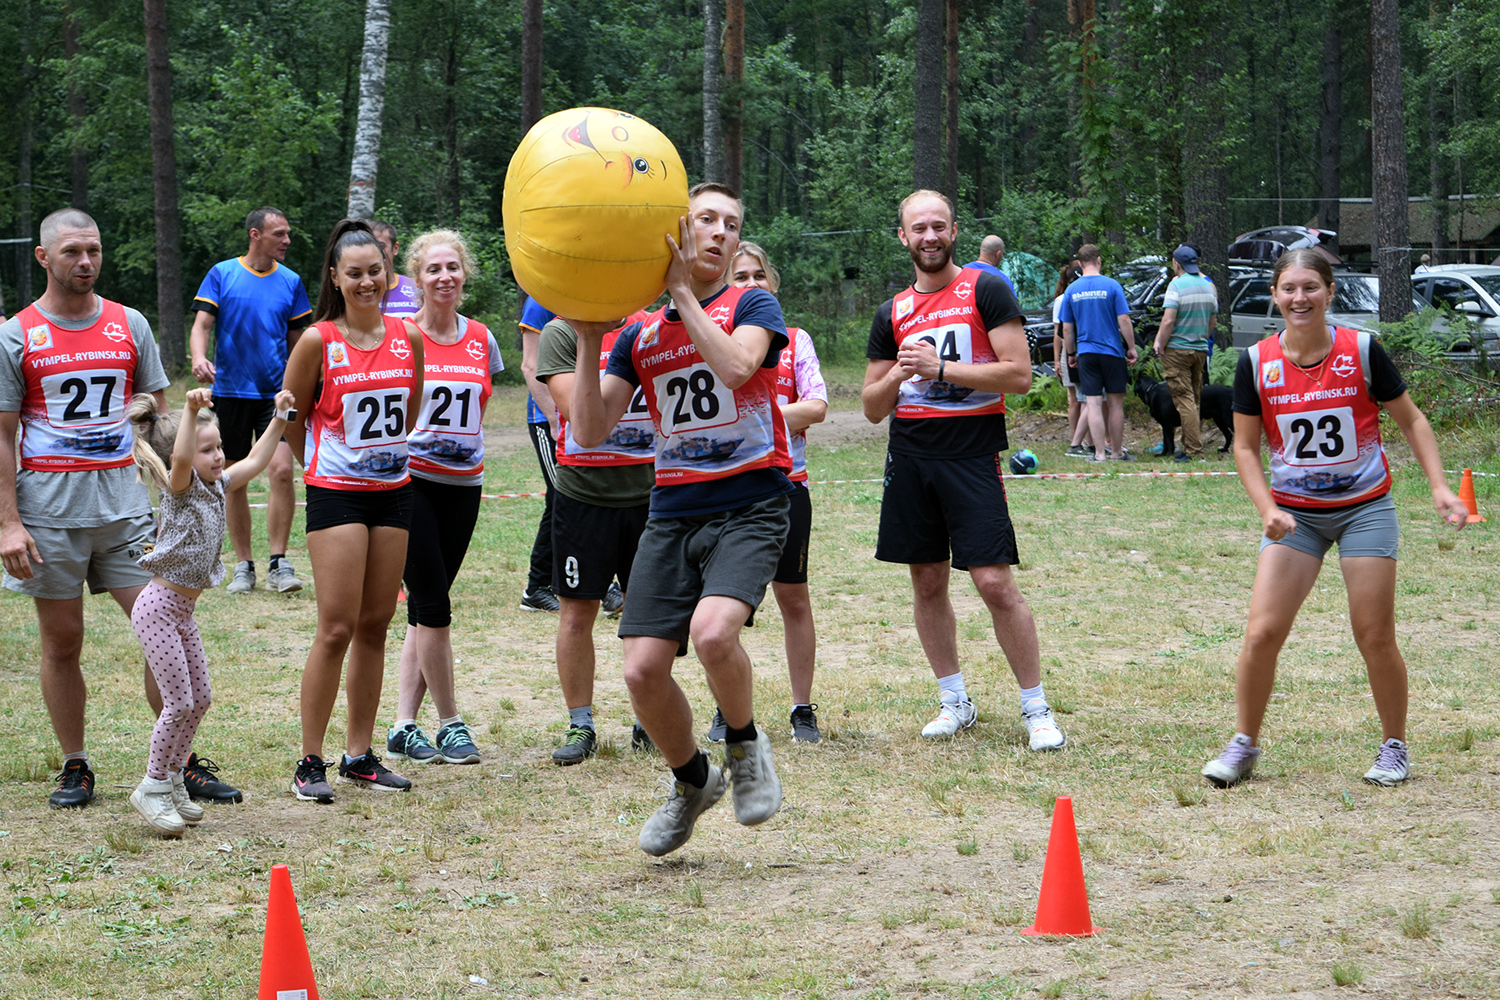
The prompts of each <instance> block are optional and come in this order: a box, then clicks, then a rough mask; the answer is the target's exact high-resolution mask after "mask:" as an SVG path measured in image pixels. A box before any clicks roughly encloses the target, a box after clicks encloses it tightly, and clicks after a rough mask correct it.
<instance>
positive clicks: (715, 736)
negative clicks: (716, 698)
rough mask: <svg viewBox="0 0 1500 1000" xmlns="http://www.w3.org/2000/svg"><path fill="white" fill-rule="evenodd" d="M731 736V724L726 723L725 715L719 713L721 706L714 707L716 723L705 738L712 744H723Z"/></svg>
mask: <svg viewBox="0 0 1500 1000" xmlns="http://www.w3.org/2000/svg"><path fill="white" fill-rule="evenodd" d="M728 735H729V723H727V722H725V721H724V713H723V712H721V711H719V706H718V705H715V706H714V721H713V722H712V723H711V724H710V725H709V727H708V732H706V733H704V734H703V738H704V739H706V740H708V742H710V743H723V742H724V737H726V736H728Z"/></svg>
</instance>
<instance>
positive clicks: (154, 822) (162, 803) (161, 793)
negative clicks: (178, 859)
mask: <svg viewBox="0 0 1500 1000" xmlns="http://www.w3.org/2000/svg"><path fill="white" fill-rule="evenodd" d="M130 804H131V805H132V806H134V807H135V811H136V812H138V813H140V814H141V816H142V817H144V818H145V820H146V822H147V823H149V824H150V825H151V828H152V829H153V830H157V831H159V832H161V833H165V834H168V835H170V836H173V837H180V836H182V831H183V830H186V829H187V824H186V823H184V822H183V821H182V817H181V816H179V815H178V814H177V806H176V805H175V804H174V803H173V802H172V782H171V781H170V780H168V779H165V778H163V779H162V780H161V781H157V780H156V779H155V778H142V779H141V783H140V785H139V786H137V788H136V790H135V791H133V792H131V793H130Z"/></svg>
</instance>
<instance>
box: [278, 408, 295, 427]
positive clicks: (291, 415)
mask: <svg viewBox="0 0 1500 1000" xmlns="http://www.w3.org/2000/svg"><path fill="white" fill-rule="evenodd" d="M276 418H277V419H278V420H285V421H286V422H287V423H289V424H291V423H296V422H297V411H296V410H277V411H276Z"/></svg>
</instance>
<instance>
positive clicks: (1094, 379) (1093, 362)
mask: <svg viewBox="0 0 1500 1000" xmlns="http://www.w3.org/2000/svg"><path fill="white" fill-rule="evenodd" d="M1129 382H1130V366H1129V365H1127V364H1126V363H1125V359H1124V358H1121V357H1116V356H1115V355H1113V354H1094V353H1092V352H1090V353H1088V354H1080V355H1078V395H1080V396H1103V395H1105V394H1106V393H1108V394H1109V395H1111V396H1123V395H1125V389H1126V387H1127V385H1128V384H1129Z"/></svg>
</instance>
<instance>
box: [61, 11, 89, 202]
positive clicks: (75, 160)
mask: <svg viewBox="0 0 1500 1000" xmlns="http://www.w3.org/2000/svg"><path fill="white" fill-rule="evenodd" d="M79 51H80V49H79V46H78V22H77V20H76V19H75V18H74V16H73V5H72V4H68V6H67V8H66V9H65V10H64V11H63V54H64V55H65V56H66V57H67V60H68V70H69V73H68V125H69V127H70V128H72V129H73V130H74V138H73V143H72V146H73V148H72V156H71V161H72V162H71V166H72V194H73V200H72V205H73V207H74V208H76V209H79V210H80V211H84V212H87V211H88V208H89V158H88V154H87V153H85V152H84V151H83V147H82V146H81V145H79V143H78V138H77V130H78V129H80V128H82V126H83V121H84V119H85V118H86V117H88V107H87V106H86V105H85V104H84V103H83V91H82V90H80V89H79V88H78V85H77V83H76V82H74V79H73V75H74V72H76V70H77V66H76V65H75V64H74V62H73V60H74V59H75V58H77V56H78V54H79Z"/></svg>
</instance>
